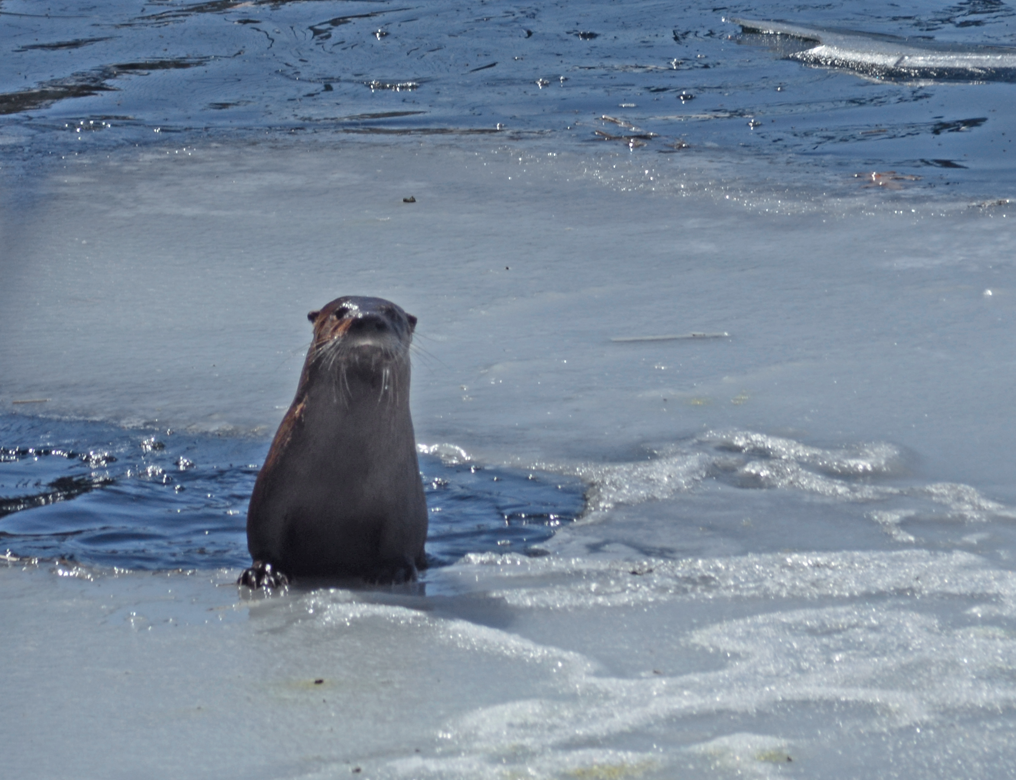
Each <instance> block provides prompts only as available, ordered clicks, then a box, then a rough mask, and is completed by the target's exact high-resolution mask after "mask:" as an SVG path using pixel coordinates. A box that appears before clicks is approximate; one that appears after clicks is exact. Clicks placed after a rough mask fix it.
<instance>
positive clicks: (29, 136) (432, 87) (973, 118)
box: [0, 0, 1016, 196]
mask: <svg viewBox="0 0 1016 780" xmlns="http://www.w3.org/2000/svg"><path fill="white" fill-rule="evenodd" d="M738 17H747V18H753V19H773V18H777V19H787V20H788V21H790V22H793V23H797V24H802V25H816V26H826V27H828V28H835V29H839V30H843V29H848V30H859V31H861V34H860V35H858V36H855V37H852V38H850V39H849V41H850V47H852V51H853V54H852V55H850V56H847V57H846V58H832V59H829V60H822V59H821V58H819V60H818V61H817V64H820V65H821V64H825V65H830V66H831V67H811V66H809V65H807V64H802V62H801V61H798V60H795V59H793V57H794V56H795V54H797V53H799V52H800V50H801V49H802V43H801V41H800V40H796V39H793V38H789V37H787V36H780V35H758V34H755V33H754V32H752V31H750V30H748V31H745V30H743V29H742V27H741V26H740V25H739V24H736V23H734V22H733V21H732V19H736V18H738ZM1014 20H1016V17H1014V14H1013V9H1012V8H1011V7H1010V6H1009V5H1008V4H1006V3H1004V2H1000V1H999V0H961V2H957V3H948V2H945V3H921V4H917V5H907V6H897V5H893V4H890V5H885V4H880V3H867V2H852V3H849V4H837V5H833V6H830V5H827V4H811V3H799V4H795V5H793V6H787V5H785V4H778V3H730V4H721V5H715V4H712V3H702V2H693V3H669V2H652V1H643V2H625V3H619V2H608V1H607V0H600V1H598V2H597V1H592V2H584V3H570V2H556V3H555V2H552V3H542V4H539V5H537V6H532V5H530V6H525V5H523V6H519V5H516V4H512V3H508V2H497V1H496V0H489V1H487V2H479V1H476V2H469V3H464V4H463V3H452V2H447V1H443V0H434V1H433V2H428V3H419V2H398V1H397V0H380V1H377V2H349V1H348V0H250V1H248V2H240V1H239V0H211V1H208V2H176V1H174V0H151V2H147V3H137V2H127V1H126V0H107V1H106V2H99V3H94V4H90V5H88V6H87V7H85V6H81V5H80V4H77V3H70V2H56V3H49V4H46V5H45V7H42V6H39V5H38V4H36V3H30V2H27V0H4V2H2V3H0V131H3V132H2V134H0V136H2V137H0V140H2V141H3V143H2V144H0V161H2V160H4V159H6V164H7V166H8V167H10V166H12V165H17V164H20V163H23V162H24V161H25V160H31V159H34V158H36V157H38V156H40V155H41V156H50V155H58V156H64V155H67V154H81V153H87V152H89V151H95V150H109V149H114V148H117V147H121V146H124V145H134V144H165V143H170V144H175V145H178V146H179V145H187V144H195V143H202V142H205V141H208V140H213V139H214V140H217V141H229V140H230V139H236V138H239V137H249V136H251V135H253V136H259V135H261V136H264V135H265V134H267V135H278V134H293V133H295V134H300V133H338V134H343V133H354V134H382V135H391V134H402V135H423V136H427V135H435V134H439V135H447V134H469V135H476V134H480V135H490V136H491V138H492V140H493V141H494V142H505V141H512V142H520V141H523V142H524V141H527V140H528V141H529V142H535V141H536V140H538V139H542V140H543V141H549V142H550V143H552V144H553V145H557V146H560V145H569V146H573V145H575V144H587V145H596V144H598V145H604V144H607V145H610V144H619V145H621V146H625V147H628V148H630V149H631V151H632V153H633V154H642V155H646V154H656V153H665V154H672V153H681V154H693V155H694V154H702V153H708V154H711V155H719V156H720V157H722V158H724V159H732V160H741V159H744V158H754V159H759V158H763V159H766V160H769V161H775V162H782V161H784V160H786V161H787V162H790V163H793V165H794V167H793V168H791V169H788V170H787V171H786V172H785V175H786V176H788V177H794V176H801V175H805V176H806V175H809V171H813V168H814V165H815V164H816V163H817V164H819V165H820V166H823V167H824V168H827V167H829V166H833V167H835V168H840V169H843V170H844V171H845V172H851V173H853V172H857V170H858V169H860V170H862V171H864V170H868V171H869V172H870V170H871V169H885V170H889V169H892V170H900V169H904V170H906V171H908V173H909V174H911V175H917V176H920V177H921V179H920V181H921V182H922V184H920V185H916V186H920V187H929V188H930V187H942V186H953V187H960V188H968V189H970V190H971V191H975V192H977V193H982V194H988V195H993V196H994V195H997V194H998V192H999V190H1000V189H1004V186H1002V187H1000V186H999V185H1006V186H1007V185H1008V182H1009V181H1011V176H1009V175H1008V174H1011V173H1012V169H1013V165H1012V163H1011V162H1010V159H1011V158H1012V157H1013V156H1016V150H1011V149H1010V148H1009V147H1010V140H1009V139H1010V136H1011V132H1010V133H1009V135H1006V133H1007V131H1009V130H1010V129H1011V126H1012V124H1013V121H1012V120H1013V119H1014V108H1013V106H1014V103H1016V101H1014V100H1013V88H1014V85H1013V84H1012V75H1013V70H1012V69H1011V68H1009V69H1006V68H1001V69H991V68H987V69H985V68H963V67H960V68H959V69H952V70H949V73H948V77H947V78H944V79H941V80H937V79H936V78H934V75H935V73H936V71H934V70H932V71H929V72H928V73H922V72H921V71H919V70H918V71H915V70H914V69H912V68H907V67H902V66H901V67H899V68H895V67H894V66H893V65H892V64H891V63H890V64H888V65H885V66H879V67H878V68H875V69H873V68H871V67H870V63H869V65H867V66H861V67H853V66H852V64H851V63H852V62H854V63H855V64H856V62H857V61H858V60H857V57H854V59H853V60H852V59H851V57H852V56H853V55H859V56H860V55H863V54H864V53H865V52H866V51H870V50H872V49H879V47H881V50H883V51H884V50H886V47H888V48H889V49H891V44H892V40H893V39H890V38H886V36H896V40H898V41H900V42H908V43H909V44H910V45H921V44H922V42H923V43H924V44H927V45H931V46H939V47H940V48H941V47H942V46H947V47H948V46H952V47H954V49H955V51H956V53H957V57H959V58H960V59H962V52H963V50H964V47H976V46H982V45H991V46H995V47H1003V48H1002V49H1000V51H1004V50H1005V48H1004V47H1008V50H1009V51H1014V49H1013V44H1016V27H1014V24H1016V21H1014ZM866 34H870V35H869V37H868V38H866V37H865V35H866ZM887 41H889V43H887ZM808 45H810V44H808ZM860 60H861V61H863V60H864V57H863V56H861V58H860ZM813 64H815V63H813ZM837 65H839V66H837ZM943 72H944V71H943ZM915 75H916V76H921V75H925V76H927V75H930V76H932V78H915Z"/></svg>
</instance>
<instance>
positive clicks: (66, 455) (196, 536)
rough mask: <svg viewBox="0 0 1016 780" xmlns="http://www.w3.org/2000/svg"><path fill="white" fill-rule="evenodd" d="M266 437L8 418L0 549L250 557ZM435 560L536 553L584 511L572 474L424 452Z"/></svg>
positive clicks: (45, 554)
mask: <svg viewBox="0 0 1016 780" xmlns="http://www.w3.org/2000/svg"><path fill="white" fill-rule="evenodd" d="M267 449H268V442H267V441H266V440H264V439H256V438H252V437H237V436H214V435H201V436H193V435H188V434H186V433H175V432H172V431H167V430H166V429H158V430H156V429H144V428H138V429H124V428H118V427H114V426H111V425H107V424H104V423H97V422H81V421H72V420H50V419H45V418H38V417H27V416H26V417H22V416H15V415H9V414H8V415H2V416H0V552H3V551H5V550H6V551H9V552H10V553H13V554H14V555H17V556H25V557H39V558H46V559H54V558H63V559H67V560H72V561H76V562H79V563H82V564H87V565H97V566H101V567H118V568H123V569H176V568H184V569H211V568H217V567H239V566H245V565H247V564H248V563H249V562H250V556H249V555H248V553H247V539H246V533H245V530H244V529H245V523H246V512H247V501H248V499H249V498H250V493H251V490H252V489H253V487H254V479H255V477H256V476H257V472H258V468H259V467H260V463H261V461H262V460H263V459H264V455H265V453H266V452H267ZM421 469H422V472H423V476H424V485H425V487H426V491H427V502H428V505H429V507H430V510H431V514H430V533H429V536H428V541H427V552H428V555H429V557H430V561H431V565H442V564H446V563H450V562H452V561H454V560H456V559H458V558H460V557H461V556H462V555H464V554H466V553H468V552H487V551H493V552H527V551H529V550H530V548H531V547H532V546H533V545H535V544H538V543H539V542H540V541H542V540H544V539H547V538H548V537H549V536H550V535H551V534H552V533H553V529H554V528H556V527H558V526H559V525H560V524H562V523H567V522H570V521H571V520H573V519H574V518H575V516H576V515H577V514H578V513H579V512H581V511H582V508H583V493H582V485H581V483H580V482H579V481H578V480H576V479H573V478H567V477H559V476H556V475H548V474H540V473H531V472H525V471H515V470H511V469H497V468H481V467H479V466H476V465H475V464H469V463H466V464H460V465H444V464H443V463H442V462H441V461H440V460H439V459H438V458H436V457H429V456H425V457H423V458H422V459H421Z"/></svg>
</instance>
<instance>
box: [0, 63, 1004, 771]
mask: <svg viewBox="0 0 1016 780" xmlns="http://www.w3.org/2000/svg"><path fill="white" fill-rule="evenodd" d="M794 67H798V68H799V66H796V65H795V66H794ZM799 69H800V70H804V69H803V68H799ZM221 140H222V139H221V138H218V140H207V141H205V140H201V139H200V138H196V137H194V136H188V137H187V138H185V139H183V141H182V142H181V143H179V144H174V143H173V142H172V141H170V142H166V144H165V145H164V146H159V147H146V148H139V149H137V150H132V149H121V150H119V151H117V152H115V153H111V154H110V155H109V156H108V157H107V156H104V155H101V154H94V155H82V156H80V157H77V158H73V157H71V156H70V155H68V159H66V160H62V161H58V160H54V161H52V162H51V163H48V164H42V163H39V164H38V167H37V168H36V169H35V173H36V174H37V175H33V176H29V177H25V176H21V175H20V174H18V172H17V171H14V172H11V171H4V172H3V175H4V177H5V178H4V182H5V186H6V184H7V183H9V182H13V185H12V187H10V188H8V189H7V192H8V193H11V192H16V193H17V197H14V196H12V195H10V194H8V195H7V196H5V198H4V199H3V201H2V204H3V206H2V208H3V211H2V212H0V231H2V234H0V242H2V243H0V246H2V251H0V278H2V280H3V283H2V285H0V311H3V313H4V317H3V319H2V320H0V366H2V367H3V371H2V372H0V398H2V403H3V411H4V413H5V414H8V415H14V414H23V413H25V412H26V410H27V411H31V412H33V413H44V414H47V415H51V416H52V417H54V418H57V419H59V418H61V417H64V418H74V419H79V418H91V419H96V420H99V421H103V422H104V423H109V422H115V423H120V424H124V425H126V426H150V427H151V428H157V429H159V430H166V429H172V430H174V431H182V432H184V433H185V434H187V435H194V436H195V437H197V436H199V435H206V434H208V433H209V432H211V433H217V434H218V435H219V436H220V437H221V438H222V440H223V441H227V442H233V441H239V440H240V439H241V437H243V436H248V435H249V436H253V437H255V440H261V439H263V437H265V436H267V435H268V434H270V432H271V431H272V430H273V428H274V426H275V425H276V424H277V423H278V420H279V419H280V417H281V415H282V413H283V411H284V409H285V408H286V406H287V405H288V403H289V401H290V400H291V397H292V393H293V391H294V390H295V385H296V380H297V376H298V373H299V369H300V365H301V364H302V359H303V350H304V349H305V347H306V344H307V342H308V339H309V326H308V324H307V322H306V318H305V314H306V312H307V311H308V310H310V309H313V308H317V307H319V306H320V305H322V304H323V303H325V302H326V301H328V300H330V299H331V298H333V297H336V296H338V295H342V294H371V295H380V296H384V297H387V298H391V299H392V300H394V301H395V302H397V303H398V304H400V305H401V306H403V307H404V308H405V309H406V310H407V311H410V312H412V313H413V314H415V315H416V316H418V317H419V326H418V330H417V342H416V347H415V349H416V351H415V354H414V377H413V414H414V421H415V424H416V429H417V435H418V439H419V442H420V445H421V449H422V450H423V451H424V452H425V453H428V454H429V455H433V456H436V457H441V458H443V459H445V460H446V461H448V462H458V463H462V462H470V463H477V464H480V465H488V464H489V465H492V466H506V465H507V466H514V467H520V468H525V469H533V470H538V471H539V472H540V473H541V474H548V473H549V474H552V475H556V474H561V475H569V476H571V477H579V478H581V479H582V480H583V482H584V483H585V484H586V486H587V493H586V496H587V502H588V506H587V512H586V513H585V514H584V515H583V516H582V518H581V519H580V520H578V521H577V522H575V523H572V524H571V525H568V526H566V527H562V528H560V529H558V531H557V533H556V534H555V535H554V536H553V537H552V538H550V539H547V540H545V541H543V542H541V544H540V545H539V547H538V549H535V550H532V551H531V553H532V554H531V555H529V556H524V555H519V554H494V553H489V552H488V553H473V554H470V555H466V556H465V557H463V558H461V559H460V560H458V561H456V562H454V563H452V564H451V565H448V566H443V567H435V568H432V569H430V570H428V571H427V572H425V573H424V574H423V576H422V577H421V582H420V583H418V584H417V585H415V586H412V587H408V588H405V589H398V588H394V589H390V590H385V589H380V590H378V589H363V590H355V589H352V590H350V589H338V588H335V589H329V588H318V589H308V590H299V589H297V588H294V589H292V590H290V591H289V592H286V593H282V594H277V595H275V596H273V597H271V598H264V597H261V596H257V597H248V596H249V594H243V593H241V592H240V591H238V589H237V588H236V586H235V584H234V582H235V577H236V574H237V571H236V570H235V569H215V570H208V569H205V568H202V567H200V566H199V567H196V568H194V569H187V570H185V571H159V572H156V573H144V572H139V571H123V570H121V569H118V568H112V567H88V566H80V565H76V564H73V563H68V562H62V561H43V562H41V563H33V562H31V561H24V560H13V558H12V559H11V560H10V561H9V562H7V563H5V564H3V565H2V566H0V591H2V592H3V596H4V598H3V602H2V603H3V606H2V607H0V617H2V619H3V626H4V632H3V635H4V640H3V641H2V642H0V668H2V669H3V670H4V672H3V677H2V679H3V684H4V692H5V695H6V698H7V702H8V704H7V707H5V710H4V714H3V715H0V730H2V733H3V734H4V736H5V738H6V739H5V745H6V746H5V757H4V766H5V770H6V771H7V772H8V773H10V775H11V776H13V777H39V776H55V775H58V774H66V773H67V772H68V771H72V770H69V769H68V767H72V768H73V773H74V775H75V776H80V777H89V778H90V777H100V776H101V777H109V776H114V777H115V776H122V777H136V776H138V775H139V774H144V775H146V776H152V777H169V776H174V777H179V776H195V777H205V776H208V777H212V776H215V777H221V776H231V777H232V776H238V775H245V776H254V777H261V776H264V777H335V776H345V775H346V774H350V775H352V774H360V775H361V776H365V777H381V778H389V777H390V778H423V777H435V778H436V777H442V778H445V777H479V776H505V777H538V778H542V777H547V778H550V777H562V776H565V777H569V776H570V777H634V776H642V777H674V776H677V775H680V776H691V777H716V776H733V775H738V774H740V775H744V776H753V777H775V776H778V775H779V776H782V775H787V774H796V775H800V776H805V777H816V776H817V777H829V778H835V777H844V778H848V777H859V776H871V775H878V776H883V777H907V778H910V777H915V776H920V777H942V778H946V777H948V778H955V777H985V776H988V777H1001V776H1004V775H1005V774H1007V773H1008V772H1009V769H1010V767H1011V764H1012V756H1013V752H1012V746H1011V733H1012V726H1013V722H1014V720H1013V712H1014V708H1016V680H1014V677H1013V674H1012V669H1013V668H1014V666H1016V641H1014V633H1013V632H1014V627H1016V614H1014V611H1016V580H1014V578H1013V571H1012V569H1013V552H1014V550H1016V538H1014V526H1013V518H1014V516H1016V515H1014V513H1016V490H1014V488H1013V486H1012V468H1011V452H1012V445H1013V441H1014V439H1016V430H1014V427H1013V424H1012V422H1011V419H1010V418H1011V415H1009V414H1008V413H1007V411H1006V410H1007V409H1008V408H1009V406H1010V405H1011V400H1012V386H1013V381H1012V380H1013V361H1012V355H1013V354H1014V347H1016V343H1014V341H1016V329H1014V328H1013V315H1014V300H1016V298H1014V290H1016V286H1014V282H1013V257H1014V256H1016V255H1014V251H1013V250H1014V248H1016V241H1014V238H1013V232H1012V226H1011V224H1010V223H1011V219H1010V217H1011V207H1010V204H1009V202H1008V200H1007V197H1006V194H1007V193H1006V192H1005V191H1003V190H1004V187H1003V186H1002V184H1000V183H997V182H996V185H997V187H998V189H999V191H998V193H997V196H993V197H992V199H991V200H983V199H978V200H974V199H971V198H969V197H967V196H966V195H964V194H960V195H952V194H951V193H950V192H942V191H940V190H932V189H930V188H928V189H918V188H909V185H908V184H907V181H908V180H905V179H904V180H898V181H897V183H899V185H900V187H901V188H900V189H898V190H895V189H892V188H887V187H881V186H872V187H867V186H865V184H867V183H873V184H877V182H876V181H875V180H871V181H870V182H869V181H868V180H865V179H859V178H855V177H853V176H840V175H839V174H838V173H836V172H835V171H833V172H831V173H830V172H828V171H827V172H826V173H825V174H823V175H822V176H816V177H813V176H811V174H810V171H811V170H812V169H802V168H792V167H791V166H784V165H783V163H782V162H781V161H779V160H770V161H766V162H760V161H757V160H749V159H747V158H741V157H735V156H732V155H730V154H727V153H724V152H715V153H714V152H710V151H707V150H702V149H700V150H697V151H695V152H694V153H693V154H684V153H683V152H682V154H680V155H679V154H667V155H663V154H659V155H652V156H649V155H639V154H638V152H637V150H630V149H628V148H626V147H621V146H616V147H615V146H595V147H589V148H582V147H581V146H580V145H572V146H566V145H564V144H560V143H558V141H556V140H553V139H551V140H547V141H544V142H538V141H532V140H530V141H512V140H509V139H505V138H498V139H494V140H491V139H486V138H483V139H479V140H477V139H476V138H471V137H470V138H465V137H460V138H456V139H454V141H453V142H450V143H444V142H440V141H435V140H433V139H430V140H427V141H426V142H424V143H419V142H417V141H415V140H413V139H412V138H409V139H405V138H396V139H389V140H384V139H382V140H378V139H377V138H365V139H363V138H351V137H347V136H326V135H323V136H317V137H312V136H306V137H298V138H294V139H286V138H284V137H282V136H281V135H280V134H276V135H272V136H270V137H269V138H268V140H266V141H263V142H254V141H251V140H250V139H243V140H239V141H236V142H235V143H220V141H221ZM886 181H894V180H892V179H888V178H887V179H886ZM943 189H945V188H943ZM409 196H413V197H414V198H415V202H412V203H406V202H405V201H404V199H405V198H408V197H409ZM989 293H990V294H989ZM692 332H704V333H727V334H729V336H728V337H724V338H715V339H687V340H675V341H628V342H617V341H613V340H612V339H614V338H617V337H638V338H640V337H646V336H663V335H668V334H669V335H672V334H686V333H692ZM42 399H47V400H44V401H43V400H42ZM15 401H37V403H32V404H17V405H15V404H14V402H15ZM129 430H134V429H130V428H129ZM138 430H142V428H139V429H138ZM143 430H145V431H146V432H147V431H148V430H149V428H148V427H144V428H143ZM146 435H147V433H146ZM256 437H261V439H257V438H256ZM130 445H131V446H132V447H133V446H135V445H136V442H134V441H133V440H131V442H130ZM124 446H125V447H126V446H127V445H124ZM230 446H232V445H230ZM237 447H238V449H239V450H241V451H246V450H245V447H243V446H239V445H237ZM224 449H227V450H228V449H229V447H225V448H224ZM118 452H119V450H118ZM132 452H133V451H132ZM187 452H188V453H189V452H190V451H189V450H188V451H187ZM204 454H207V452H205V453H204ZM167 457H169V456H168V455H167ZM194 457H197V455H195V456H194ZM237 462H240V461H237ZM205 467H206V465H205V464H204V463H201V464H199V468H205ZM82 468H84V467H83V466H82ZM208 468H210V466H208ZM523 473H524V472H523ZM26 474H28V472H26ZM248 476H249V475H248ZM26 479H28V477H27V476H26ZM234 492H235V491H234ZM149 493H150V494H153V495H157V494H156V493H155V491H154V489H153V490H152V491H149ZM96 494H97V492H96V491H95V490H93V491H92V493H90V494H89V496H95V495H96ZM129 499H130V496H129V495H126V494H125V499H124V507H125V508H124V509H123V512H124V513H125V514H128V513H129V512H130V511H132V510H131V507H130V504H131V503H132V502H131V501H130V500H129ZM81 500H82V499H74V501H68V502H66V503H65V504H64V505H63V508H64V509H65V510H67V511H71V509H73V507H74V505H75V504H74V502H75V501H81ZM231 501H232V503H231V504H230V505H229V506H230V510H231V511H238V510H236V507H237V506H240V505H241V503H242V501H241V497H239V496H232V497H231ZM168 504H169V502H167V505H168ZM23 522H24V523H25V526H26V527H29V526H30V525H31V516H30V515H28V514H25V515H24V519H23ZM67 527H68V528H70V526H67ZM2 530H3V527H2V526H0V531H2ZM318 680H320V681H321V682H318ZM357 769H358V770H359V771H357Z"/></svg>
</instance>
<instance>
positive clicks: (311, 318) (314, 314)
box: [307, 311, 321, 322]
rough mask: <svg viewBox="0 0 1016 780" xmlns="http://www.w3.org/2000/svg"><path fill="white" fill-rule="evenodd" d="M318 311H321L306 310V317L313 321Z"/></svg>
mask: <svg viewBox="0 0 1016 780" xmlns="http://www.w3.org/2000/svg"><path fill="white" fill-rule="evenodd" d="M320 313H321V312H320V311H309V312H307V319H308V320H310V321H311V322H314V320H316V319H317V316H318V315H319V314H320Z"/></svg>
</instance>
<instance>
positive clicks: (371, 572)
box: [238, 296, 427, 588]
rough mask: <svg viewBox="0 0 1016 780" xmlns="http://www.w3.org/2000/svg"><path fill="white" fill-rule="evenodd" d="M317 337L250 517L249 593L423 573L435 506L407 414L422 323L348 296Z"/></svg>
mask: <svg viewBox="0 0 1016 780" xmlns="http://www.w3.org/2000/svg"><path fill="white" fill-rule="evenodd" d="M307 318H308V319H309V320H310V321H311V322H312V323H313V324H314V337H313V340H312V341H311V345H310V349H309V350H308V351H307V359H306V361H305V362H304V365H303V372H302V373H301V375H300V383H299V386H298V387H297V390H296V397H295V398H294V399H293V403H292V405H291V406H290V407H289V411H288V412H287V413H286V416H285V417H284V418H283V420H282V423H281V424H280V425H279V430H278V431H277V432H276V434H275V438H274V439H273V441H272V445H271V448H270V449H269V450H268V456H267V457H266V458H265V463H264V466H262V468H261V471H260V472H259V473H258V476H257V481H256V482H255V483H254V492H253V493H252V494H251V498H250V505H249V507H248V509H247V548H248V550H249V551H250V554H251V557H252V558H253V561H254V563H253V565H252V566H251V567H250V568H248V569H246V570H245V571H244V572H243V574H242V575H241V576H240V579H239V580H238V583H239V584H242V585H247V586H249V587H252V588H256V587H267V588H271V587H277V586H280V585H284V584H286V583H288V582H289V579H290V578H300V577H328V578H333V579H335V578H360V579H363V580H366V581H368V582H406V581H410V580H413V579H415V577H416V574H417V570H418V569H420V568H423V567H424V565H425V563H426V560H425V557H424V542H425V540H426V537H427V502H426V499H425V497H424V492H423V482H422V480H421V477H420V468H419V463H418V461H417V456H416V438H415V436H414V433H413V421H412V419H411V417H410V414H409V380H410V365H409V363H410V361H409V347H410V344H411V343H412V339H413V332H414V330H415V329H416V317H414V316H413V315H411V314H407V313H406V312H405V311H403V310H402V309H401V308H400V307H398V306H396V305H395V304H394V303H391V302H390V301H386V300H383V299H381V298H368V297H360V296H345V297H342V298H337V299H335V300H334V301H332V302H331V303H329V304H327V305H326V306H325V307H324V308H322V309H320V310H318V311H312V312H310V314H308V315H307Z"/></svg>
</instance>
